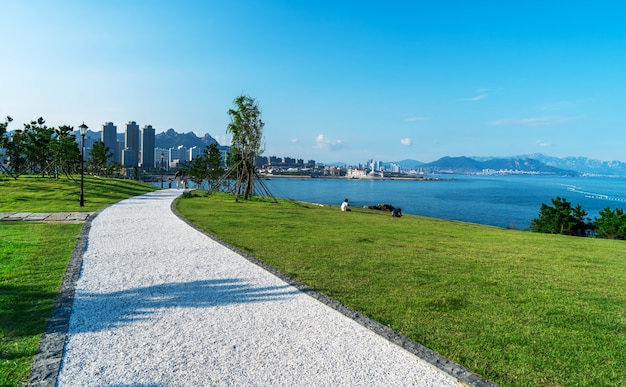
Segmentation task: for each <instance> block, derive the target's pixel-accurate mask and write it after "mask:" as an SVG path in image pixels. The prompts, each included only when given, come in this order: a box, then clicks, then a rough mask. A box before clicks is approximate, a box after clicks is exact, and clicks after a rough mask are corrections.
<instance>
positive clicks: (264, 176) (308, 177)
mask: <svg viewBox="0 0 626 387" xmlns="http://www.w3.org/2000/svg"><path fill="white" fill-rule="evenodd" d="M259 176H260V177H261V178H262V179H266V180H269V179H272V178H278V179H339V180H417V181H439V180H443V179H441V178H439V177H410V176H406V177H402V176H389V177H362V178H358V177H346V176H311V175H273V174H267V173H259Z"/></svg>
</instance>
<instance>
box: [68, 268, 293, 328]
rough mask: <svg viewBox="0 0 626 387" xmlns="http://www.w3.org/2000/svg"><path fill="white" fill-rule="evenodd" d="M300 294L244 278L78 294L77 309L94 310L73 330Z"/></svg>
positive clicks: (80, 319) (282, 287)
mask: <svg viewBox="0 0 626 387" xmlns="http://www.w3.org/2000/svg"><path fill="white" fill-rule="evenodd" d="M298 293H300V292H299V291H298V290H296V289H294V288H292V287H291V286H289V285H284V286H272V287H254V286H250V285H249V284H246V283H245V281H244V280H242V279H236V278H233V279H220V280H203V281H193V282H182V283H168V284H162V285H155V286H148V287H143V288H137V289H130V290H123V291H119V292H112V293H82V292H76V294H75V295H74V310H75V311H79V310H86V311H90V314H89V316H85V318H79V319H77V321H76V323H75V324H72V326H71V327H70V331H71V332H72V333H77V332H98V331H102V330H107V329H115V328H120V327H122V326H124V325H127V324H131V323H133V322H137V321H142V320H148V319H150V318H152V316H153V315H154V314H155V313H156V312H157V311H158V310H160V309H165V308H207V307H217V306H222V305H228V304H241V303H251V302H264V301H265V302H266V301H278V300H282V299H286V298H288V297H289V296H294V295H296V294H298Z"/></svg>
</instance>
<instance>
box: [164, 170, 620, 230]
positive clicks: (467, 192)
mask: <svg viewBox="0 0 626 387" xmlns="http://www.w3.org/2000/svg"><path fill="white" fill-rule="evenodd" d="M429 178H430V179H428V180H427V179H425V180H400V179H398V180H391V179H348V178H299V177H288V178H287V177H271V178H267V179H262V180H261V181H262V183H263V184H264V185H265V188H266V189H267V190H268V191H269V193H270V194H271V195H272V196H274V197H276V198H283V199H292V200H296V201H301V202H309V203H318V204H326V205H336V206H337V209H339V206H340V205H341V202H343V201H344V200H345V199H348V200H349V203H350V206H352V207H364V206H372V205H377V204H391V205H392V206H394V207H400V208H401V209H402V213H403V214H412V215H420V216H427V217H431V218H440V219H448V220H456V221H461V222H469V223H477V224H483V225H488V226H495V227H502V228H511V229H516V230H527V229H528V227H529V226H530V222H531V220H532V219H533V218H536V217H537V216H538V215H539V210H540V208H541V204H543V203H545V204H548V205H552V202H551V199H553V198H556V197H557V196H559V197H561V198H565V199H566V200H567V201H569V202H570V203H572V206H576V205H578V204H580V205H581V207H582V208H583V209H584V210H585V211H586V212H587V214H588V217H589V219H590V220H594V218H596V217H599V212H600V211H601V210H603V209H605V208H607V207H609V208H611V209H615V208H622V209H624V210H626V178H611V177H558V176H544V175H505V176H501V175H490V176H484V175H440V176H434V175H431V176H429ZM153 184H154V185H155V186H159V183H153ZM191 188H193V186H192V187H191ZM205 188H206V187H205Z"/></svg>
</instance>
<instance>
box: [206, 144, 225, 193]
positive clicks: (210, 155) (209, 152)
mask: <svg viewBox="0 0 626 387" xmlns="http://www.w3.org/2000/svg"><path fill="white" fill-rule="evenodd" d="M204 154H205V157H206V158H207V160H208V164H209V176H208V178H207V191H208V192H213V191H217V190H219V181H220V178H221V177H222V175H223V174H224V168H223V167H222V154H221V153H220V149H219V148H218V147H217V144H216V143H213V144H211V145H209V146H208V147H207V148H206V149H205V150H204Z"/></svg>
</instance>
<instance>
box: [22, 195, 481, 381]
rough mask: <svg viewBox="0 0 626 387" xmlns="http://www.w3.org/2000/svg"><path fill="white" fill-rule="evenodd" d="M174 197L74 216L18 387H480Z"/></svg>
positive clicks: (467, 375) (457, 369)
mask: <svg viewBox="0 0 626 387" xmlns="http://www.w3.org/2000/svg"><path fill="white" fill-rule="evenodd" d="M180 193H181V191H177V190H163V191H156V192H153V193H149V194H146V195H142V196H139V197H135V198H131V199H128V200H125V201H122V202H120V203H118V204H115V205H113V206H110V207H108V208H106V209H105V210H103V211H102V212H100V213H99V214H98V215H97V216H96V217H95V219H93V220H89V221H88V222H87V223H86V231H88V236H87V235H83V236H82V237H81V240H82V241H81V242H79V246H78V250H77V251H78V254H75V257H78V258H77V259H75V258H73V260H72V261H73V262H71V263H70V268H68V273H67V274H66V278H65V279H64V285H63V289H62V292H61V293H60V294H61V296H60V299H59V300H57V308H56V309H55V313H54V314H53V317H52V319H51V322H50V324H49V327H48V331H47V333H46V335H44V338H43V339H42V345H41V347H40V350H41V353H40V354H39V355H38V356H37V357H36V360H35V366H34V368H33V373H32V374H31V380H30V384H31V385H33V386H35V385H36V386H41V385H47V386H55V384H56V383H58V384H56V385H58V386H82V385H90V386H209V385H210V386H213V385H219V386H222V385H224V386H233V385H236V386H337V385H344V386H392V385H393V386H404V385H407V386H408V385H411V386H459V385H476V386H491V385H492V384H491V383H489V382H488V381H486V380H484V379H481V378H479V377H478V376H476V375H475V374H473V373H471V372H469V371H468V370H466V369H464V368H463V367H460V366H458V365H456V364H454V363H452V362H450V361H448V360H447V359H445V358H442V357H441V356H439V355H437V354H436V353H434V352H432V351H430V350H429V349H427V348H425V347H423V346H421V345H419V344H417V343H414V342H412V341H410V340H408V339H406V338H404V337H402V336H400V335H398V334H397V333H395V332H393V331H392V330H390V329H389V328H387V327H385V326H383V325H382V324H379V323H377V322H375V321H372V320H370V319H368V318H365V317H363V316H361V315H359V314H358V313H356V312H354V311H352V310H350V309H347V308H345V307H343V306H342V305H340V304H338V303H337V302H336V301H334V300H332V299H329V298H328V297H325V296H323V295H321V294H319V293H317V292H315V291H313V290H312V289H309V288H307V287H306V286H304V285H302V284H299V283H295V282H294V281H292V280H290V279H289V278H287V277H286V276H284V275H283V274H281V273H279V272H276V271H275V270H273V269H272V268H268V267H264V266H263V265H262V264H259V263H258V262H256V260H255V259H254V258H253V257H250V256H247V255H246V254H244V253H242V252H240V251H237V250H236V249H234V248H232V247H230V246H228V245H226V244H224V243H223V242H221V241H219V240H216V239H214V238H213V237H211V236H209V235H206V234H205V233H202V232H200V231H198V230H196V229H195V228H194V227H192V226H190V225H189V224H187V223H186V222H185V221H183V220H181V219H180V218H178V217H177V216H176V215H175V214H174V213H172V211H171V208H170V206H171V203H172V202H173V200H174V199H175V198H176V197H177V196H178V195H179V194H180ZM85 234H86V233H85ZM260 237H261V235H260ZM81 259H82V263H81ZM79 272H80V277H79V278H78V279H76V278H77V277H78V275H79V274H78V273H79ZM74 282H75V284H74ZM70 310H71V317H69V316H70ZM68 321H69V322H68Z"/></svg>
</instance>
